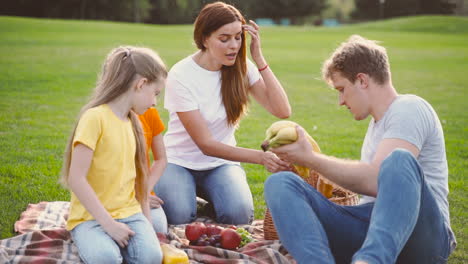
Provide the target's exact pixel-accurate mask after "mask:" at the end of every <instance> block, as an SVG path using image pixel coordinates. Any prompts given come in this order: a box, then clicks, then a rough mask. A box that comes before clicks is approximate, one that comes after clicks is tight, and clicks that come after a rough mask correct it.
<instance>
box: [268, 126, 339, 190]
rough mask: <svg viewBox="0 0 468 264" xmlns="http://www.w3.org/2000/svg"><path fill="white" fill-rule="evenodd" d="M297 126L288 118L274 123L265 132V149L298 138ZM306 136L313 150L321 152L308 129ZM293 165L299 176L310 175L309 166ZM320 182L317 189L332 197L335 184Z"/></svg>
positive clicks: (325, 181) (288, 142)
mask: <svg viewBox="0 0 468 264" xmlns="http://www.w3.org/2000/svg"><path fill="white" fill-rule="evenodd" d="M296 126H297V123H295V122H292V121H287V120H281V121H277V122H275V123H273V124H272V125H271V126H270V127H269V128H268V129H267V130H266V132H265V135H266V137H265V140H264V141H263V143H262V145H261V147H262V149H263V151H267V150H268V149H269V148H277V147H280V146H283V145H286V144H291V143H293V142H295V141H296V140H297V131H296ZM305 136H306V138H307V140H308V141H309V143H310V145H312V150H313V151H315V152H319V153H320V147H319V146H318V144H317V142H315V140H314V139H313V138H312V137H311V136H310V135H309V133H307V131H305ZM293 166H294V169H295V170H296V172H297V174H298V175H299V176H301V177H303V178H304V177H306V176H308V175H309V172H310V169H309V168H307V167H303V166H299V165H296V164H294V165H293ZM319 183H320V184H319V185H318V186H317V190H318V191H319V192H320V193H322V194H323V195H324V196H325V197H327V198H331V197H332V195H333V193H332V191H333V185H332V184H331V183H330V182H328V181H327V180H322V181H319Z"/></svg>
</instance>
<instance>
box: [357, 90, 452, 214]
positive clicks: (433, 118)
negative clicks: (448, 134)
mask: <svg viewBox="0 0 468 264" xmlns="http://www.w3.org/2000/svg"><path fill="white" fill-rule="evenodd" d="M387 138H398V139H403V140H405V141H408V142H410V143H411V144H413V145H415V146H416V147H417V148H418V149H419V156H418V158H417V160H418V162H419V164H420V165H421V167H422V170H423V172H424V175H425V179H426V183H427V185H428V186H429V188H431V190H432V192H433V193H434V196H435V200H436V202H437V204H438V205H439V208H440V209H441V211H442V213H443V215H444V217H445V219H446V221H447V222H448V223H450V221H449V209H448V200H447V195H448V167H447V157H446V154H445V142H444V132H443V130H442V125H441V124H440V121H439V118H438V116H437V114H436V112H435V111H434V109H433V108H432V107H431V105H430V104H429V103H428V102H427V101H425V100H424V99H422V98H421V97H418V96H416V95H399V96H398V97H397V98H396V99H395V101H393V103H392V104H391V105H390V107H389V108H388V110H387V112H385V114H384V116H383V117H382V119H381V120H379V121H378V122H375V120H374V119H373V118H372V119H371V121H370V123H369V127H368V129H367V133H366V137H365V139H364V143H363V145H362V149H361V161H363V162H366V163H371V162H372V160H373V159H374V155H375V152H376V150H377V147H378V145H379V144H380V142H381V141H382V140H383V139H387ZM374 200H375V199H374V198H373V197H369V196H363V197H362V198H361V201H360V203H361V204H362V203H367V202H372V201H374Z"/></svg>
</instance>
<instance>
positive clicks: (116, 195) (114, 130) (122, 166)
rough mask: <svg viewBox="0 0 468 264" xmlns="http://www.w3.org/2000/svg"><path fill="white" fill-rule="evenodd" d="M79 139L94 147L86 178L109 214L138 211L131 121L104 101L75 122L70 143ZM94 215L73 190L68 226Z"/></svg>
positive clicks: (115, 217)
mask: <svg viewBox="0 0 468 264" xmlns="http://www.w3.org/2000/svg"><path fill="white" fill-rule="evenodd" d="M78 143H81V144H84V145H85V146H87V147H89V148H91V149H92V150H93V151H94V153H93V159H92V161H91V166H90V168H89V171H88V175H87V180H88V182H89V184H90V185H91V187H92V188H93V190H94V192H95V193H96V195H97V197H98V198H99V201H101V203H102V205H103V206H104V208H106V210H107V211H108V212H109V214H110V215H111V216H112V218H114V219H121V218H126V217H129V216H131V215H133V214H135V213H138V212H141V207H140V204H139V203H138V201H137V200H136V198H135V178H136V169H135V152H136V144H135V137H134V134H133V130H132V123H131V121H130V120H126V121H123V120H121V119H119V118H118V117H117V116H116V115H115V114H114V112H112V110H111V108H110V107H109V106H108V105H106V104H104V105H100V106H97V107H94V108H91V109H89V110H87V111H86V112H85V113H84V114H83V116H82V117H81V118H80V121H79V122H78V126H77V128H76V131H75V137H74V138H73V147H75V146H76V145H77V144H78ZM93 219H94V217H93V216H92V215H91V214H90V213H88V211H87V210H86V209H85V207H84V206H83V205H82V204H81V202H80V201H79V200H78V198H77V197H76V196H75V195H74V194H73V192H72V194H71V203H70V215H69V217H68V221H67V229H68V230H71V229H73V228H74V227H75V226H77V225H78V224H80V223H82V222H84V221H88V220H93Z"/></svg>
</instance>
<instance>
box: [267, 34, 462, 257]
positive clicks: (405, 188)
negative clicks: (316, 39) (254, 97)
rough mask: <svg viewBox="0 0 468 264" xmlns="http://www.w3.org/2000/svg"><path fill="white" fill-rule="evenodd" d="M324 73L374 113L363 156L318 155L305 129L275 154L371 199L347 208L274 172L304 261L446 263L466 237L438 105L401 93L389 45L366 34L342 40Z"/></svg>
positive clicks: (288, 236) (354, 107) (355, 106)
mask: <svg viewBox="0 0 468 264" xmlns="http://www.w3.org/2000/svg"><path fill="white" fill-rule="evenodd" d="M323 76H324V79H325V80H326V81H327V82H328V83H329V84H331V85H332V86H333V87H334V88H335V89H336V90H337V91H338V93H339V103H340V105H343V106H346V107H347V108H348V109H349V111H350V112H351V113H352V114H353V116H354V118H355V119H356V120H364V119H366V118H367V117H368V116H369V115H370V116H371V117H372V118H371V120H370V124H369V128H368V130H367V133H366V137H365V139H364V143H363V146H362V152H361V161H351V160H344V159H338V158H334V157H331V156H327V155H323V154H319V153H314V152H313V151H312V148H311V146H310V144H308V143H307V140H306V139H305V137H304V131H303V129H302V128H301V127H298V128H297V131H298V133H299V139H298V141H297V142H296V143H293V144H290V145H286V146H283V147H280V148H277V149H273V150H272V151H273V152H274V153H276V154H277V155H278V156H279V157H280V158H282V159H283V160H285V161H288V162H291V163H296V164H299V165H302V166H306V167H309V168H312V169H314V170H316V171H318V172H319V173H320V174H322V175H323V176H324V177H326V178H328V179H329V180H331V181H333V182H335V183H336V184H338V185H340V186H343V187H345V188H347V189H349V190H351V191H354V192H356V193H359V194H362V195H364V196H363V198H362V200H361V203H360V205H357V206H341V205H337V204H334V203H332V202H330V201H329V200H327V199H326V198H325V197H323V196H322V195H321V194H320V193H319V192H318V191H316V190H315V189H314V188H312V187H311V186H310V185H309V184H307V183H306V182H304V181H303V180H302V179H301V178H300V177H299V176H297V175H295V174H294V173H291V172H280V173H276V174H273V175H272V176H270V177H269V178H268V180H267V181H266V183H265V199H266V201H267V204H268V207H269V209H270V211H271V215H272V217H273V221H274V223H275V227H276V229H277V231H278V234H279V237H280V240H281V241H282V243H283V244H284V246H285V247H286V249H288V251H289V252H290V253H291V254H292V255H293V257H294V258H295V259H296V260H297V261H298V263H335V262H336V263H350V262H352V263H359V264H362V263H444V262H445V261H446V260H447V258H448V256H449V255H450V253H451V252H452V250H453V249H454V248H455V246H456V241H455V237H454V235H453V232H452V230H451V227H450V218H449V205H448V201H447V195H448V169H447V159H446V154H445V143H444V135H443V131H442V126H441V124H440V121H439V118H438V116H437V114H436V112H435V111H434V109H433V108H432V107H431V106H430V104H429V103H428V102H426V101H425V100H424V99H422V98H420V97H418V96H415V95H399V94H398V93H397V92H396V90H395V88H394V87H393V84H392V81H391V74H390V65H389V62H388V57H387V53H386V50H385V48H384V47H382V46H379V45H378V44H376V43H375V42H374V41H371V40H367V39H364V38H362V37H360V36H352V37H351V38H350V39H349V40H348V41H347V42H344V43H342V44H341V46H340V47H339V48H338V49H337V50H336V51H335V52H334V53H333V54H332V56H331V57H330V59H328V60H327V61H326V62H325V64H324V66H323ZM284 208H287V210H285V209H284Z"/></svg>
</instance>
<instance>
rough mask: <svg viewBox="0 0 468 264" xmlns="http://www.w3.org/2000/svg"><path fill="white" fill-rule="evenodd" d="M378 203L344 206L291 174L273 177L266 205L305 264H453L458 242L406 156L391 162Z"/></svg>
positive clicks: (386, 164)
mask: <svg viewBox="0 0 468 264" xmlns="http://www.w3.org/2000/svg"><path fill="white" fill-rule="evenodd" d="M378 177H379V178H378V195H377V198H376V201H375V203H368V204H363V205H358V206H341V205H336V204H334V203H332V202H330V201H329V200H328V199H326V198H325V197H324V196H323V195H321V194H320V193H319V192H318V191H316V190H315V189H314V188H312V187H311V186H310V185H309V184H308V183H306V182H305V181H303V180H302V179H301V178H300V177H299V176H297V175H296V174H293V173H291V172H279V173H276V174H273V175H271V176H270V177H269V178H268V179H267V181H266V182H265V199H266V202H267V204H268V208H269V209H270V212H271V215H272V218H273V221H274V223H275V227H276V230H277V231H278V234H279V237H280V240H281V242H282V243H283V244H284V246H285V247H286V249H287V250H288V251H289V252H290V253H291V255H292V256H293V257H294V258H295V259H296V260H297V261H298V263H351V262H354V261H357V260H362V261H366V262H368V263H385V264H387V263H445V262H446V261H447V258H448V256H449V254H450V253H451V251H452V250H453V249H454V247H455V245H456V242H455V238H454V236H453V233H452V231H451V229H450V227H449V226H448V224H447V223H446V222H445V221H444V218H443V216H442V214H441V212H440V210H439V207H438V205H437V204H436V201H435V198H434V196H433V194H432V191H431V189H430V188H429V187H428V186H427V185H426V183H425V180H424V174H423V173H422V170H421V168H420V166H419V164H418V162H417V161H416V160H415V158H414V157H413V156H412V154H411V153H410V152H408V151H405V150H395V151H394V152H392V154H391V155H390V156H389V157H387V158H386V159H385V160H384V161H383V163H382V165H381V168H380V172H379V176H378Z"/></svg>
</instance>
